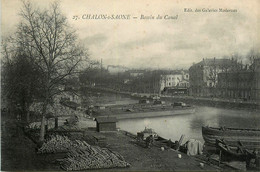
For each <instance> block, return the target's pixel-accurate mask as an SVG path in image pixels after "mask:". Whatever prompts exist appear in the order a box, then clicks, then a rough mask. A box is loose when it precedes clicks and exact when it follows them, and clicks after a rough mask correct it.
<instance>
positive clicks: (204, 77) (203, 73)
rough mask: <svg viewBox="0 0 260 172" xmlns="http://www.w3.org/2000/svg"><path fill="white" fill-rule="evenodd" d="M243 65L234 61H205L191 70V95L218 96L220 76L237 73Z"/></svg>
mask: <svg viewBox="0 0 260 172" xmlns="http://www.w3.org/2000/svg"><path fill="white" fill-rule="evenodd" d="M241 67H242V65H241V64H240V63H238V62H237V61H235V60H232V59H216V58H212V59H203V60H202V61H200V62H199V63H196V64H194V65H192V66H191V67H190V69H189V76H190V77H189V84H190V88H189V94H190V95H192V96H202V97H210V96H216V92H217V90H216V86H217V82H218V74H219V73H220V72H229V71H235V70H237V69H238V68H241Z"/></svg>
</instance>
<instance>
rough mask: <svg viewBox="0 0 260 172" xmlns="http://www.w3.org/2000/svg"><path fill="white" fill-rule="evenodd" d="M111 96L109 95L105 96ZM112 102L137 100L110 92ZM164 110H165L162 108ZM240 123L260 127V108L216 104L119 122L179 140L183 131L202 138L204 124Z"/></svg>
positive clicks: (131, 129) (133, 130)
mask: <svg viewBox="0 0 260 172" xmlns="http://www.w3.org/2000/svg"><path fill="white" fill-rule="evenodd" d="M105 97H107V95H106V96H105ZM108 99H109V100H110V101H109V102H103V104H104V105H112V104H128V103H137V100H133V99H130V98H127V97H120V96H119V97H118V96H117V97H115V96H111V95H110V96H109V98H108ZM158 113H163V112H158ZM207 125H208V126H212V127H220V126H226V127H238V128H259V129H260V112H253V111H250V110H235V109H234V110H232V109H222V108H214V107H201V106H200V107H196V112H195V113H194V114H189V115H179V116H166V117H156V118H142V119H125V120H120V121H119V122H118V123H117V127H119V128H120V129H122V130H126V131H129V132H131V133H135V134H136V133H137V132H139V131H142V130H144V128H145V127H148V128H153V129H154V130H155V132H157V133H158V134H159V135H160V136H162V137H164V138H167V139H171V140H179V138H180V137H181V135H182V134H184V135H185V139H184V141H187V140H188V139H191V138H193V139H197V140H200V141H202V142H204V141H203V138H202V134H201V127H202V126H207Z"/></svg>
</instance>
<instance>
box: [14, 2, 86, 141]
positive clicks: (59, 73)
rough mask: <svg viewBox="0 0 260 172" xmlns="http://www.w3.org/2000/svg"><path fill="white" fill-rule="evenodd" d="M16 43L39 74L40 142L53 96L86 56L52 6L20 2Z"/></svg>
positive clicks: (72, 33)
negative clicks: (19, 19) (20, 18)
mask: <svg viewBox="0 0 260 172" xmlns="http://www.w3.org/2000/svg"><path fill="white" fill-rule="evenodd" d="M20 16H21V17H22V21H21V22H20V24H19V26H18V30H17V34H16V41H17V42H16V43H17V45H18V46H19V47H21V48H22V50H23V52H24V53H25V54H26V55H27V56H28V57H29V58H30V60H31V61H32V62H33V64H34V65H35V66H36V67H37V68H38V69H39V71H41V73H42V76H43V77H42V79H43V81H44V82H43V84H42V90H43V91H42V97H43V100H42V102H43V106H42V121H41V133H40V141H43V140H44V135H45V130H44V128H45V127H44V124H45V115H46V110H47V107H48V106H49V105H50V104H51V103H52V100H53V98H54V96H55V95H57V94H60V93H61V92H62V91H64V90H62V89H61V87H60V85H61V84H62V83H63V80H64V79H66V78H68V77H70V76H72V75H74V74H75V73H76V72H77V69H78V67H79V66H80V62H82V60H83V59H84V58H86V57H87V55H86V52H85V50H84V49H83V48H82V47H80V46H79V44H78V42H77V36H76V34H75V31H74V30H73V29H72V28H71V27H70V26H69V25H68V23H67V19H66V17H65V16H64V15H62V13H61V12H60V10H59V4H58V3H56V2H55V3H53V4H51V7H50V8H49V9H48V10H47V9H38V8H35V7H33V6H32V4H31V3H30V2H23V8H22V10H21V12H20Z"/></svg>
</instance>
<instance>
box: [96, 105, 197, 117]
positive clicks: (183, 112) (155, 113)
mask: <svg viewBox="0 0 260 172" xmlns="http://www.w3.org/2000/svg"><path fill="white" fill-rule="evenodd" d="M162 112H163V114H162V115H161V114H159V113H162ZM194 112H195V108H192V109H184V110H178V111H174V110H166V111H150V112H133V113H121V114H114V115H97V116H96V115H95V116H93V117H116V118H117V119H118V120H123V119H139V118H156V117H164V116H178V115H192V114H193V113H194Z"/></svg>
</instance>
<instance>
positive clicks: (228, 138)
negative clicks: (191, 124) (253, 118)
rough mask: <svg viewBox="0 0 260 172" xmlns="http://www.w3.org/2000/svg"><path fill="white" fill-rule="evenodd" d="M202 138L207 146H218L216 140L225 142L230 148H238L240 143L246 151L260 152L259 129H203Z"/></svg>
mask: <svg viewBox="0 0 260 172" xmlns="http://www.w3.org/2000/svg"><path fill="white" fill-rule="evenodd" d="M202 136H203V139H204V140H205V144H206V145H209V146H214V147H215V145H216V140H217V139H219V140H223V139H224V140H225V142H226V143H227V144H228V145H230V146H238V141H239V142H241V143H242V144H243V146H244V147H245V149H248V150H254V149H256V150H260V130H259V129H240V128H226V127H220V128H213V127H208V126H207V127H202Z"/></svg>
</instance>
